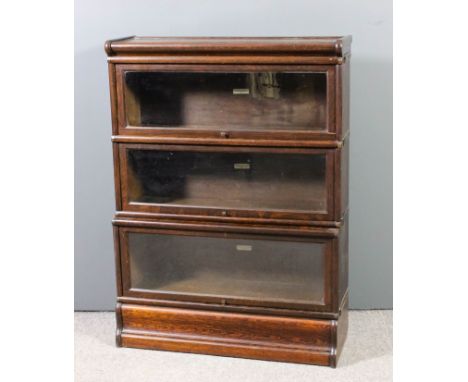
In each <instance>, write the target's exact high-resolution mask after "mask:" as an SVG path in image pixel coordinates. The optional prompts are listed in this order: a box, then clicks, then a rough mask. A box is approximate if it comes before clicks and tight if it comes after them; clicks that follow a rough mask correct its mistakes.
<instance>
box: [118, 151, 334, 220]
mask: <svg viewBox="0 0 468 382" xmlns="http://www.w3.org/2000/svg"><path fill="white" fill-rule="evenodd" d="M127 155H128V169H127V171H128V177H127V178H128V182H129V184H128V187H127V189H128V192H129V195H128V198H129V201H130V202H137V203H151V204H172V205H180V206H202V207H203V206H206V207H218V208H232V209H260V210H293V211H294V210H299V211H306V212H323V211H325V210H326V207H327V206H326V196H327V192H326V182H325V164H326V159H325V154H316V155H311V154H272V153H225V152H190V151H183V152H182V151H156V150H139V149H129V150H127Z"/></svg>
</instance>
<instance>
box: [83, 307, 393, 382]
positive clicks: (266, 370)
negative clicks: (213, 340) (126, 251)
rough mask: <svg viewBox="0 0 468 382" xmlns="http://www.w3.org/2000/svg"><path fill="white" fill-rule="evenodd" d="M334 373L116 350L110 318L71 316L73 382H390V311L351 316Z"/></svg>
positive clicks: (276, 364)
mask: <svg viewBox="0 0 468 382" xmlns="http://www.w3.org/2000/svg"><path fill="white" fill-rule="evenodd" d="M349 319H350V322H349V331H348V338H347V341H346V344H345V348H344V350H343V353H342V355H341V358H340V360H339V363H338V367H337V368H336V369H331V368H326V367H319V366H309V365H298V364H289V363H281V362H265V361H255V360H245V359H238V358H227V357H215V356H206V355H198V354H185V353H171V352H162V351H153V350H138V349H125V348H117V347H116V346H115V344H114V333H115V318H114V313H107V312H106V313H75V382H107V381H109V382H120V381H122V382H123V381H125V382H133V381H135V382H146V381H151V382H166V381H171V382H174V381H184V382H197V381H216V382H234V381H239V382H249V381H253V382H267V381H268V382H272V381H275V382H283V381H284V382H286V381H287V382H306V381H307V382H315V381H319V382H327V381H333V382H340V381H346V382H354V381H360V382H363V381H373V382H384V381H391V380H392V311H390V310H372V311H351V312H350V315H349Z"/></svg>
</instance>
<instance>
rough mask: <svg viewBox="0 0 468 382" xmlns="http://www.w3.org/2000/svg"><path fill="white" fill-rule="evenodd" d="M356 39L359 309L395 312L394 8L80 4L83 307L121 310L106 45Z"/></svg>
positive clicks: (149, 0) (353, 205)
mask: <svg viewBox="0 0 468 382" xmlns="http://www.w3.org/2000/svg"><path fill="white" fill-rule="evenodd" d="M344 34H352V35H353V45H352V60H351V63H352V64H351V71H352V72H351V73H352V74H351V170H350V171H351V180H350V210H351V215H350V293H351V294H350V306H351V308H355V309H364V308H371V309H372V308H391V307H392V225H393V224H392V209H393V208H392V2H391V1H390V0H383V1H375V0H350V1H337V0H320V1H317V0H316V1H294V0H288V1H252V0H249V1H245V0H237V1H225V2H223V1H219V0H217V1H216V0H210V1H155V0H133V1H122V0H112V1H110V0H100V1H95V0H76V2H75V309H76V310H111V309H114V306H115V282H114V257H113V256H114V255H113V241H112V228H111V223H110V221H111V218H112V215H113V211H114V195H113V193H114V189H113V170H112V150H111V140H110V136H111V122H110V106H109V91H108V77H107V65H106V57H105V54H104V50H103V44H104V41H105V40H106V39H109V38H117V37H123V36H128V35H143V36H151V35H153V36H249V35H250V36H313V35H335V36H336V35H344Z"/></svg>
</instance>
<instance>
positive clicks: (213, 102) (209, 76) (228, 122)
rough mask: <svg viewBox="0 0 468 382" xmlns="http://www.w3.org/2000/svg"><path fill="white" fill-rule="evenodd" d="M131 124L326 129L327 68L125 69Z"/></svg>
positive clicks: (173, 126)
mask: <svg viewBox="0 0 468 382" xmlns="http://www.w3.org/2000/svg"><path fill="white" fill-rule="evenodd" d="M124 83H125V94H124V97H125V109H126V115H127V123H128V124H129V125H130V126H142V127H171V128H179V129H180V128H202V129H221V128H223V129H229V130H243V129H247V130H255V129H256V128H257V129H267V130H324V129H325V127H326V126H325V124H326V75H325V73H275V72H256V73H196V72H193V73H185V72H134V71H129V72H126V73H125V79H124Z"/></svg>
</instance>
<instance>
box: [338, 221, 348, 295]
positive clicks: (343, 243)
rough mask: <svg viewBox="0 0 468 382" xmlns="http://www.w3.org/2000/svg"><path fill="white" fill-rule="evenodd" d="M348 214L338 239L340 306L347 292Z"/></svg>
mask: <svg viewBox="0 0 468 382" xmlns="http://www.w3.org/2000/svg"><path fill="white" fill-rule="evenodd" d="M348 221H349V214H346V216H345V218H344V220H343V222H344V224H343V227H342V228H341V231H340V235H339V237H338V241H339V250H338V256H339V260H338V275H339V276H338V297H339V298H338V301H339V303H340V304H341V302H342V301H343V298H344V297H345V295H346V292H347V290H348V268H349V266H348V263H349V230H348V225H349V224H348Z"/></svg>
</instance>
